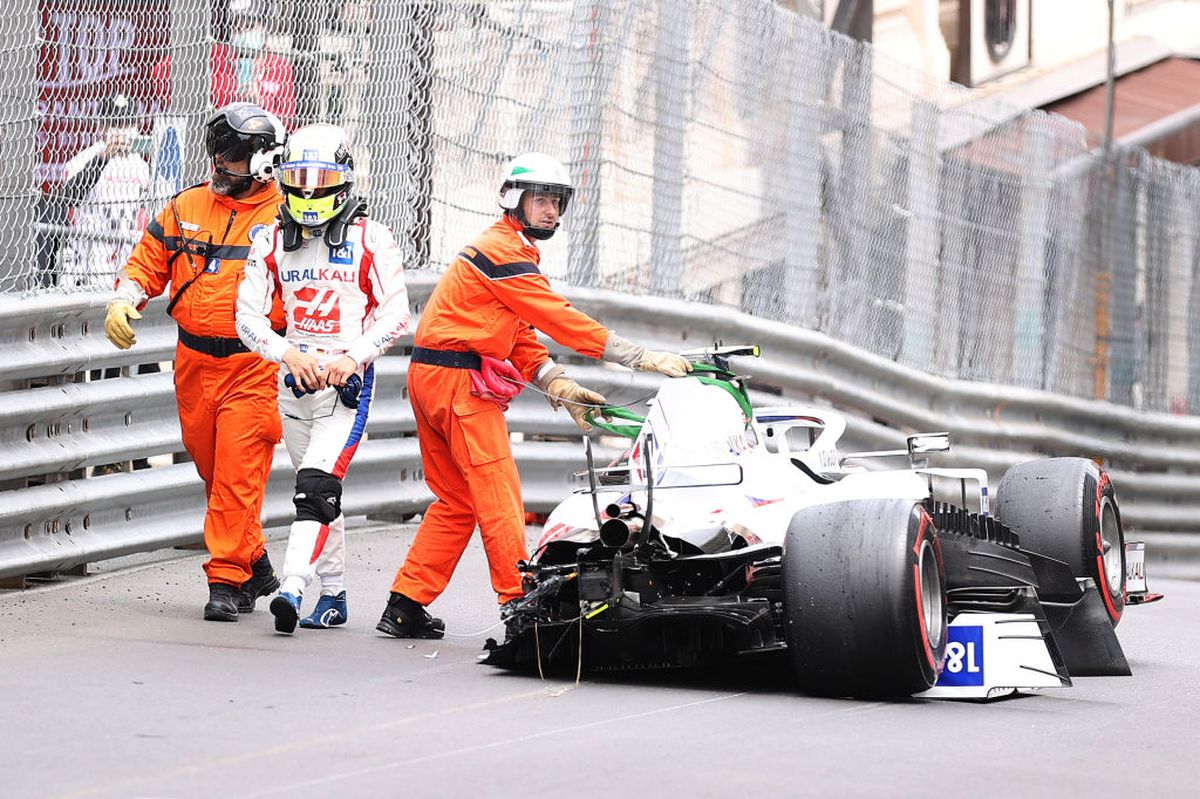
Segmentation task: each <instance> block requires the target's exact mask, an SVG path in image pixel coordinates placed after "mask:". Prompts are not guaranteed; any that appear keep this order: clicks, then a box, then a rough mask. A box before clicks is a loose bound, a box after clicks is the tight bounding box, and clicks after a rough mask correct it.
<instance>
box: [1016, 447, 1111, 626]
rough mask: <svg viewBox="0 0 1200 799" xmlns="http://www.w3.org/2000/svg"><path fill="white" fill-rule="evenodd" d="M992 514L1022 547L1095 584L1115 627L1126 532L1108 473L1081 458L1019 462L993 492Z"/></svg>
mask: <svg viewBox="0 0 1200 799" xmlns="http://www.w3.org/2000/svg"><path fill="white" fill-rule="evenodd" d="M996 499H997V505H996V513H997V515H998V516H999V517H1000V521H1001V522H1003V523H1004V524H1005V525H1006V526H1007V527H1008V528H1009V529H1011V530H1012V531H1013V532H1015V533H1016V534H1017V535H1018V536H1020V539H1021V548H1022V549H1025V550H1028V551H1030V552H1036V553H1038V554H1039V555H1045V556H1047V557H1050V558H1054V559H1055V560H1061V561H1062V562H1063V563H1066V564H1067V565H1068V566H1069V567H1070V568H1071V573H1072V574H1074V575H1075V576H1076V577H1090V578H1092V580H1093V581H1095V583H1096V588H1097V589H1099V591H1100V596H1101V597H1102V598H1103V599H1104V608H1105V610H1106V611H1107V612H1108V618H1109V621H1111V622H1112V623H1113V626H1114V627H1115V626H1116V625H1117V622H1119V621H1120V620H1121V613H1122V612H1123V611H1124V610H1125V531H1124V529H1123V528H1122V527H1121V511H1120V509H1119V508H1118V507H1117V497H1116V493H1115V492H1114V491H1113V485H1112V481H1111V480H1109V479H1108V474H1107V473H1106V472H1105V471H1104V470H1103V469H1101V468H1100V467H1099V466H1097V465H1096V464H1095V463H1093V462H1092V461H1090V460H1087V459H1086V458H1044V459H1042V460H1036V461H1028V462H1026V463H1018V464H1017V465H1016V466H1014V467H1012V468H1011V469H1009V470H1008V472H1007V473H1005V475H1004V479H1003V480H1001V481H1000V485H999V486H997V488H996Z"/></svg>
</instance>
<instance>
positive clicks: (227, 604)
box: [204, 583, 238, 621]
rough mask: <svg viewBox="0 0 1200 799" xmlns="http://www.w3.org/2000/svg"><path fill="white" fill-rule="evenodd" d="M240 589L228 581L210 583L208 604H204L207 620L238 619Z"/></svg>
mask: <svg viewBox="0 0 1200 799" xmlns="http://www.w3.org/2000/svg"><path fill="white" fill-rule="evenodd" d="M237 603H238V589H237V586H234V585H229V584H228V583H209V584H208V604H206V605H205V606H204V620H205V621H237V620H238V606H237Z"/></svg>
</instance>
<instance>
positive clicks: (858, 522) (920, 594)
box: [783, 499, 946, 697]
mask: <svg viewBox="0 0 1200 799" xmlns="http://www.w3.org/2000/svg"><path fill="white" fill-rule="evenodd" d="M783 576H784V613H785V617H786V622H787V643H788V650H789V653H790V656H791V660H792V665H793V667H794V669H795V672H796V678H797V680H798V681H799V683H800V687H801V689H802V690H804V691H805V692H806V693H810V694H816V695H821V696H856V697H888V696H909V695H911V694H915V693H919V692H920V691H924V690H926V689H928V688H930V687H932V686H933V684H934V682H936V680H937V676H938V672H939V671H940V670H941V668H942V663H943V661H944V658H945V651H946V587H945V570H944V568H943V566H942V554H941V549H940V547H939V546H938V539H937V530H936V529H935V528H934V526H933V522H932V520H931V519H930V517H929V514H928V513H926V511H925V509H924V508H923V507H922V506H921V505H919V504H917V503H914V502H912V501H911V500H898V499H867V500H853V501H848V502H837V503H832V504H829V505H820V506H817V507H813V508H807V509H805V510H802V511H800V512H799V513H797V514H796V515H795V516H793V517H792V521H791V524H790V525H789V526H788V533H787V539H786V540H785V543H784V553H783Z"/></svg>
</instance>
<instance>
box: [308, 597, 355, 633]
mask: <svg viewBox="0 0 1200 799" xmlns="http://www.w3.org/2000/svg"><path fill="white" fill-rule="evenodd" d="M349 618H350V612H349V611H348V610H347V609H346V592H345V591H343V592H341V593H340V594H338V595H337V596H330V595H329V594H321V598H320V599H318V600H317V606H316V607H315V608H313V612H312V613H310V614H308V615H307V616H305V617H304V618H303V619H301V620H300V626H301V627H306V628H308V629H310V630H322V629H326V628H328V627H337V626H338V625H339V624H345V623H346V620H347V619H349Z"/></svg>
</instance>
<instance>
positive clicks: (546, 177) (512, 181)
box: [500, 153, 575, 239]
mask: <svg viewBox="0 0 1200 799" xmlns="http://www.w3.org/2000/svg"><path fill="white" fill-rule="evenodd" d="M527 191H531V192H534V193H535V194H549V195H552V196H555V197H561V198H562V203H561V205H560V206H559V209H558V213H559V218H560V219H561V218H562V217H563V216H565V215H566V213H567V203H569V202H570V201H571V195H572V194H574V193H575V187H574V186H573V185H571V175H570V173H569V172H567V168H566V167H565V166H564V165H563V163H562V161H559V160H558V159H557V158H555V157H554V156H550V155H546V154H545V153H524V154H522V155H518V156H517V157H516V158H514V159H513V160H512V161H510V162H509V163H508V167H507V168H506V169H505V170H504V181H503V183H501V184H500V207H501V208H503V209H504V210H505V213H507V214H509V215H511V216H513V217H514V218H516V219H517V221H519V222H520V223H521V224H522V225H524V226H525V233H526V234H527V235H528V236H529V237H530V238H533V239H548V238H550V237H551V236H553V235H554V231H556V230H558V223H555V225H554V227H552V228H535V227H531V226H530V224H529V220H528V219H526V218H525V213H524V211H523V210H522V208H521V200H522V199H523V198H524V197H525V192H527Z"/></svg>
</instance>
